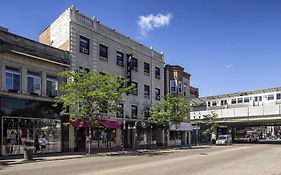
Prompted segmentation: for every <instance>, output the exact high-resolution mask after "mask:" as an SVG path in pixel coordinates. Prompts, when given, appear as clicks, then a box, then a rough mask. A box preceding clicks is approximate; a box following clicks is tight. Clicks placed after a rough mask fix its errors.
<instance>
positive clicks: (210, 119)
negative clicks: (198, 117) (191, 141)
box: [201, 112, 218, 135]
mask: <svg viewBox="0 0 281 175" xmlns="http://www.w3.org/2000/svg"><path fill="white" fill-rule="evenodd" d="M217 116H218V114H217V113H215V112H212V113H211V114H207V115H204V117H203V119H202V124H201V131H202V132H203V133H204V134H205V135H211V134H213V133H214V130H215V129H216V128H217V126H218V123H217Z"/></svg>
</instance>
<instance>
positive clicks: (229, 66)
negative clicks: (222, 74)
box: [225, 64, 233, 69]
mask: <svg viewBox="0 0 281 175" xmlns="http://www.w3.org/2000/svg"><path fill="white" fill-rule="evenodd" d="M232 66H233V64H228V65H225V68H227V69H230V68H232Z"/></svg>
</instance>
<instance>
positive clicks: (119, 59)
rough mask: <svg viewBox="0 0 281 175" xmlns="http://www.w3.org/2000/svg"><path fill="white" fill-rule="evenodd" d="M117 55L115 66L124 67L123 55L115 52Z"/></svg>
mask: <svg viewBox="0 0 281 175" xmlns="http://www.w3.org/2000/svg"><path fill="white" fill-rule="evenodd" d="M116 53H117V56H116V59H117V60H116V61H117V62H116V64H117V65H118V66H122V67H124V53H122V52H118V51H117V52H116Z"/></svg>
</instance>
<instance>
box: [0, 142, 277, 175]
mask: <svg viewBox="0 0 281 175" xmlns="http://www.w3.org/2000/svg"><path fill="white" fill-rule="evenodd" d="M280 153H281V146H280V145H264V144H258V145H255V144H239V145H233V146H212V147H207V148H199V149H184V150H172V151H167V152H165V151H164V152H159V153H155V154H152V153H149V154H145V153H144V154H141V155H132V156H130V155H126V156H123V155H122V156H104V157H96V156H93V157H86V158H79V159H70V160H57V161H41V162H34V163H26V164H18V165H2V166H1V170H0V174H1V175H29V174H40V175H54V174H57V175H59V174H68V175H78V174H79V175H88V174H94V175H119V174H120V175H121V174H122V175H131V174H135V175H145V174H153V175H158V174H159V175H160V174H161V175H171V174H174V175H187V174H192V175H227V174H229V175H233V174H239V175H240V174H247V175H248V174H252V175H267V174H270V175H279V174H280V175H281V167H280V164H281V160H280Z"/></svg>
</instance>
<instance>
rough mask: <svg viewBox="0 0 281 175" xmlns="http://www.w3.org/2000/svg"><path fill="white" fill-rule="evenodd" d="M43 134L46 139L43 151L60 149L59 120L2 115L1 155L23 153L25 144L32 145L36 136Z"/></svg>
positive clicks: (58, 150)
mask: <svg viewBox="0 0 281 175" xmlns="http://www.w3.org/2000/svg"><path fill="white" fill-rule="evenodd" d="M43 135H45V137H46V140H47V147H46V150H45V152H60V151H61V121H60V120H50V119H30V118H14V117H3V118H2V145H3V147H2V155H12V154H23V150H24V147H25V146H34V140H35V139H36V137H38V138H41V137H42V136H43ZM39 140H40V139H39Z"/></svg>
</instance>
